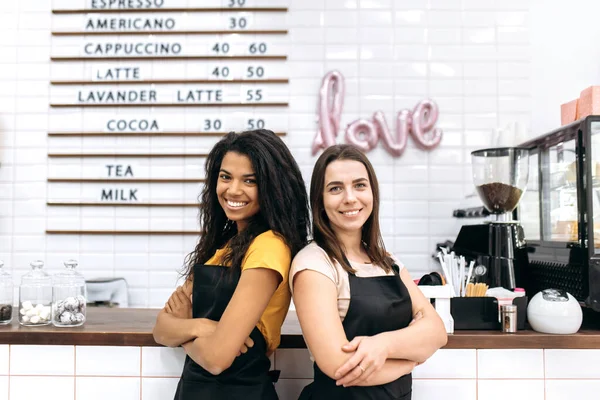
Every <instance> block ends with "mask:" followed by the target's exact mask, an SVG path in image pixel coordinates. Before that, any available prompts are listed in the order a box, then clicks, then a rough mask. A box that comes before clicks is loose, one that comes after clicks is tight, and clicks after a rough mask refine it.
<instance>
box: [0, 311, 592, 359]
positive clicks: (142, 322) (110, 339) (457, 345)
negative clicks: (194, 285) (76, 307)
mask: <svg viewBox="0 0 600 400" xmlns="http://www.w3.org/2000/svg"><path fill="white" fill-rule="evenodd" d="M157 313H158V310H157V309H147V308H144V309H135V308H123V309H118V308H112V309H111V308H88V321H87V322H86V323H85V325H83V326H81V327H78V328H56V327H54V326H43V327H23V326H19V323H18V322H17V320H16V319H13V322H12V324H11V325H7V326H0V344H37V345H40V344H41V345H90V346H160V345H158V344H156V343H155V342H154V339H153V338H152V327H153V326H154V321H155V319H156V314H157ZM279 347H280V348H288V349H290V348H305V347H306V345H305V343H304V340H303V339H302V336H301V334H300V326H299V324H298V320H297V319H296V314H295V312H294V311H290V312H289V313H288V317H287V319H286V322H285V324H284V326H283V328H282V338H281V345H280V346H279ZM445 348H447V349H600V330H582V331H580V332H579V333H577V334H574V335H548V334H543V333H537V332H534V331H531V330H525V331H519V332H518V333H516V334H505V333H502V332H500V331H458V332H456V333H455V334H453V335H449V337H448V345H447V346H446V347H445Z"/></svg>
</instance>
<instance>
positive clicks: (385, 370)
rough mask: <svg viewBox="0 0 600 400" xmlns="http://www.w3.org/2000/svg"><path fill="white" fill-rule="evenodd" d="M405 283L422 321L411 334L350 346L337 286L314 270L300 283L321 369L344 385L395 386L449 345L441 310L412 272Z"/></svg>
mask: <svg viewBox="0 0 600 400" xmlns="http://www.w3.org/2000/svg"><path fill="white" fill-rule="evenodd" d="M400 277H401V279H402V281H403V282H404V284H405V285H406V287H407V288H408V291H409V294H410V296H411V300H412V307H413V316H417V315H418V317H417V318H415V319H414V320H413V322H412V323H411V324H410V326H408V327H406V328H403V329H399V330H396V331H390V332H384V333H380V334H378V335H374V336H371V337H357V338H354V339H353V340H352V342H350V343H348V339H347V338H346V335H345V333H344V329H343V326H342V323H341V321H340V318H339V314H338V310H337V290H336V288H335V285H334V284H333V282H332V281H331V280H330V279H329V278H327V277H326V276H324V275H322V274H320V273H319V272H316V271H311V270H304V271H301V272H299V273H297V274H296V276H295V277H294V282H293V285H294V304H295V305H296V312H297V314H298V319H299V320H300V325H301V326H302V332H303V334H304V337H305V339H306V342H307V344H308V347H309V349H310V350H311V352H312V354H313V356H314V358H315V361H316V363H317V365H318V366H319V368H320V369H321V370H322V371H323V372H324V373H325V374H326V375H328V376H329V377H330V378H332V379H336V380H337V383H338V385H344V386H373V385H381V384H385V383H388V382H391V381H394V380H396V379H398V378H399V377H401V376H403V375H406V374H408V373H410V372H411V371H412V369H413V368H414V367H415V366H416V365H418V364H419V363H422V362H424V361H425V360H426V359H427V358H429V357H430V356H431V355H432V354H433V353H434V352H435V351H436V350H437V349H439V348H440V347H442V346H444V345H445V344H446V341H447V336H446V331H445V328H444V325H443V323H442V321H441V320H440V318H439V316H438V315H437V312H436V311H435V309H433V307H432V306H431V304H430V303H429V301H428V300H427V299H426V298H425V296H423V294H422V293H421V291H420V290H419V289H418V288H417V286H416V285H415V284H414V282H413V281H412V279H411V278H410V274H409V273H408V271H407V270H406V269H403V270H402V272H401V274H400ZM359 365H360V367H359ZM363 369H364V371H363Z"/></svg>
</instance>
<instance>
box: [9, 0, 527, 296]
mask: <svg viewBox="0 0 600 400" xmlns="http://www.w3.org/2000/svg"><path fill="white" fill-rule="evenodd" d="M34 3H35V5H33V4H34ZM180 3H181V6H184V7H185V6H187V5H193V4H196V2H188V1H181V2H176V1H175V0H172V1H170V2H169V5H172V4H180ZM200 3H202V2H200ZM200 3H198V4H200ZM250 3H252V4H255V5H263V6H264V5H267V4H268V5H276V6H287V7H289V12H288V13H287V15H286V16H285V17H284V18H281V19H275V20H273V21H275V22H271V19H268V20H263V22H262V24H263V25H262V26H264V27H266V28H269V27H271V25H273V24H275V23H276V22H277V21H279V22H277V23H278V24H279V25H281V24H283V25H282V26H284V27H288V29H289V30H290V33H289V35H288V37H287V38H282V39H277V40H275V39H273V40H275V41H274V42H273V46H275V47H277V48H278V49H279V50H280V51H281V52H283V53H286V54H287V55H288V57H289V58H288V61H287V62H285V63H278V62H268V63H267V64H268V66H269V67H270V68H273V71H275V70H276V71H277V73H278V74H281V75H282V76H284V77H286V76H287V77H289V78H290V85H289V88H288V89H289V94H286V95H285V97H286V99H287V100H288V101H289V103H290V106H289V107H288V108H287V109H286V110H285V111H284V112H283V113H281V112H280V110H270V109H265V110H261V111H258V112H257V114H254V117H257V116H258V117H264V118H265V119H266V120H267V121H271V122H270V123H269V127H271V128H273V129H275V130H285V131H287V132H288V136H287V137H286V139H285V140H286V142H287V143H288V144H289V146H290V147H291V148H292V152H293V154H294V155H295V157H296V158H297V160H298V162H299V164H300V166H301V168H302V170H303V172H304V173H305V178H306V180H307V182H308V180H309V176H310V173H311V170H312V165H313V164H314V161H315V159H316V158H315V157H312V156H311V155H310V150H309V149H310V146H311V142H312V140H313V137H314V134H315V128H316V125H315V121H316V115H315V107H316V102H317V92H318V88H319V85H320V81H321V78H322V76H323V74H324V73H325V72H327V71H329V70H331V69H334V68H337V69H339V70H340V71H341V72H342V73H343V74H344V75H345V77H346V84H347V93H346V99H345V107H344V113H343V117H342V125H344V124H347V123H349V122H351V121H353V120H355V119H357V118H368V117H370V116H371V115H372V113H373V112H374V111H376V110H377V109H381V110H382V111H384V113H385V114H386V118H387V120H388V122H390V123H391V121H393V120H394V119H395V118H394V116H395V113H397V112H398V111H399V110H401V109H402V108H412V107H414V105H415V104H416V102H417V101H419V100H420V99H423V98H432V99H434V100H435V101H436V102H437V103H438V104H439V106H440V119H439V122H438V126H439V127H440V128H442V129H444V131H445V135H446V136H445V138H444V140H443V142H442V144H441V146H440V147H439V148H438V149H436V150H434V151H433V152H431V153H427V152H423V151H421V150H418V149H417V148H416V147H415V146H414V143H412V141H410V140H409V147H408V148H407V150H406V152H405V154H404V155H403V156H402V157H400V158H392V157H391V156H389V155H388V154H387V153H386V152H385V151H384V150H383V149H382V148H381V145H379V146H378V148H377V149H376V150H374V151H373V152H371V153H370V157H371V158H372V160H373V161H374V163H375V164H377V165H378V167H384V166H389V167H391V168H390V169H389V171H390V173H389V174H388V173H386V176H387V177H389V182H385V183H384V185H383V186H382V197H383V198H384V199H387V200H390V201H391V202H390V204H389V206H387V208H386V211H385V214H384V217H382V218H383V220H382V226H386V227H387V228H386V231H385V235H384V239H385V240H386V244H387V247H388V248H389V249H390V250H391V251H393V252H394V253H395V254H396V255H397V256H398V257H399V258H400V259H402V260H404V261H405V263H406V264H407V265H408V266H409V267H410V270H411V272H412V275H413V276H415V277H418V276H420V275H421V274H423V273H424V272H428V271H429V270H430V268H432V266H433V264H432V261H431V258H430V257H429V253H430V252H431V251H432V250H433V245H434V244H435V242H436V241H438V240H440V239H453V238H454V237H455V236H456V233H457V232H458V227H459V224H458V223H457V221H454V220H452V218H451V217H450V213H449V211H451V210H452V208H453V207H456V206H458V204H459V203H460V201H461V199H462V198H463V196H464V195H465V194H467V193H470V192H472V185H471V182H470V178H469V173H468V168H469V162H470V161H469V158H468V156H467V155H468V153H469V151H470V150H473V149H475V148H477V147H481V146H485V145H488V144H489V140H488V138H489V134H490V132H491V131H492V129H494V128H496V127H498V126H499V125H503V124H505V123H506V122H509V121H514V120H518V121H520V122H523V123H525V124H526V125H528V124H529V120H530V117H529V112H530V109H531V107H532V105H531V102H530V97H531V96H530V92H529V91H527V90H524V89H523V88H524V87H526V86H527V83H528V82H529V78H530V72H529V62H530V52H529V45H528V43H529V30H528V29H529V19H530V18H529V1H510V2H497V1H495V2H481V1H466V0H462V1H459V0H453V1H450V0H444V1H440V0H411V1H405V0H402V1H391V0H360V1H359V0H327V1H318V0H314V1H307V0H260V1H258V0H257V1H254V2H250V1H248V2H247V5H250ZM87 4H88V2H85V1H81V2H69V1H66V2H65V1H58V0H54V1H51V0H40V1H36V2H0V54H2V57H0V87H2V91H1V92H2V93H0V163H2V166H1V167H0V259H4V260H5V261H6V264H7V267H8V269H9V270H12V271H13V273H14V275H15V281H16V282H18V281H19V279H20V276H21V275H22V274H23V273H25V272H26V271H27V268H28V262H29V261H31V260H32V259H33V258H34V257H40V258H42V259H45V260H46V261H47V262H48V263H49V267H50V268H51V269H56V268H59V267H60V261H62V260H63V259H65V258H69V257H74V258H77V259H79V260H80V261H81V270H82V272H83V273H84V274H85V275H86V277H89V278H92V277H97V276H125V277H126V278H127V279H128V280H129V281H130V295H131V305H132V306H142V307H146V306H150V307H157V306H160V305H162V303H164V301H165V299H166V297H167V296H168V295H169V290H170V289H172V286H173V285H174V284H175V278H176V270H178V269H179V268H180V266H181V264H182V262H183V257H184V256H185V254H186V253H187V252H189V251H191V250H192V248H193V243H194V241H195V238H193V237H169V238H166V240H167V241H168V246H167V245H165V247H155V246H153V245H152V244H161V243H162V242H163V241H165V238H160V237H145V236H135V237H130V238H125V237H118V238H116V239H113V238H110V237H100V236H93V237H86V236H81V237H80V236H70V237H64V238H63V237H56V236H49V235H48V236H47V235H45V233H44V232H45V230H46V229H53V228H65V229H69V228H70V229H81V228H91V229H93V228H101V227H103V228H112V227H128V226H131V224H132V223H138V224H139V226H140V227H146V228H152V229H155V228H159V227H162V228H164V229H166V228H169V229H182V228H185V229H194V228H195V227H196V222H195V220H196V216H195V212H190V213H188V212H187V211H186V212H181V210H171V211H168V210H159V211H155V210H136V212H135V215H133V214H132V213H130V212H129V211H130V210H128V209H117V210H116V211H114V210H106V209H102V210H93V209H78V208H75V207H74V208H68V209H57V208H52V207H46V206H45V202H46V201H47V200H49V199H56V198H61V197H64V198H72V199H78V198H86V199H88V200H89V198H90V196H91V198H93V197H94V196H97V190H92V186H91V185H88V186H86V185H84V186H81V187H80V185H59V184H48V183H46V178H47V177H49V176H72V174H73V173H74V172H73V166H75V168H78V169H79V170H81V174H91V175H92V176H95V175H98V174H99V172H98V170H97V169H95V170H94V168H93V167H94V166H97V165H98V162H97V161H93V162H91V163H88V162H87V161H86V162H85V163H84V162H79V161H78V160H75V161H74V164H73V163H72V161H73V160H69V162H67V163H62V162H59V161H54V160H53V161H48V159H47V154H48V152H49V151H58V150H61V149H62V150H65V151H66V150H69V149H73V150H75V151H80V150H81V149H84V150H89V149H91V148H92V146H94V147H96V148H101V147H107V146H108V148H110V149H112V148H115V146H120V147H121V148H127V147H131V146H132V145H133V144H132V143H133V142H132V141H130V140H123V141H118V140H114V139H109V140H106V141H103V140H96V139H92V140H88V139H86V140H85V141H83V140H81V139H75V140H70V139H69V140H66V139H55V138H48V137H47V136H46V133H47V132H48V131H51V130H55V131H56V130H65V129H73V130H77V129H82V128H84V129H85V130H98V129H103V125H102V123H103V121H105V120H106V116H107V115H111V113H112V115H114V113H118V114H119V115H123V116H125V117H126V116H132V115H145V116H148V115H150V113H149V111H148V110H147V109H143V108H142V109H139V110H135V111H131V110H118V111H116V112H113V111H112V110H107V109H101V110H100V109H99V110H93V109H86V110H85V111H84V112H80V111H77V110H76V109H75V110H57V109H53V110H50V109H49V107H48V104H49V103H50V97H51V96H53V95H54V94H56V93H60V91H61V90H62V89H64V88H62V89H61V90H58V89H57V88H55V87H48V81H49V80H50V79H68V78H70V77H75V78H85V77H89V76H90V75H91V73H92V71H93V69H92V68H94V67H93V66H92V65H91V64H92V63H89V64H88V65H86V66H85V67H84V66H83V63H62V64H61V63H53V64H51V63H50V61H49V57H50V54H59V53H64V54H66V53H65V52H66V51H71V50H69V49H70V47H69V46H61V45H62V44H65V45H66V44H68V43H73V44H74V48H75V51H77V52H78V51H79V44H80V43H81V40H83V39H80V38H69V37H51V36H50V35H49V34H48V33H49V31H50V30H51V29H52V27H53V26H54V29H59V28H58V26H59V25H61V24H59V25H57V22H56V21H54V20H55V19H56V20H57V21H58V19H61V20H64V21H74V18H76V17H73V18H72V17H71V16H60V18H59V17H58V16H54V17H53V16H52V14H51V12H50V10H51V9H52V7H57V8H58V7H84V6H86V5H87ZM202 4H204V3H202ZM207 4H208V3H207ZM211 4H212V3H211ZM215 4H221V1H220V0H216V1H215ZM254 17H256V18H255V21H256V23H257V24H258V23H260V22H259V21H260V18H259V16H254ZM254 17H253V18H254ZM64 21H63V22H64ZM264 21H267V22H264ZM69 23H70V22H69ZM267 24H269V26H267ZM61 26H65V27H64V29H68V27H66V25H65V24H64V23H63V24H62V25H61ZM273 26H275V25H273ZM61 29H62V28H61ZM232 40H233V39H232ZM269 40H271V39H269ZM203 41H206V43H208V42H210V38H199V39H198V43H205V42H203ZM94 64H98V65H100V64H101V62H100V61H99V62H98V63H94ZM149 64H150V65H152V71H153V72H152V74H153V76H164V75H165V74H171V73H172V74H177V75H178V76H181V74H188V76H192V74H194V73H196V71H199V72H198V74H199V76H205V74H206V73H207V71H208V68H207V63H206V62H190V63H188V64H186V63H179V64H178V63H169V64H168V68H167V64H161V63H154V62H152V63H149ZM267 64H265V65H267ZM231 65H232V66H231V68H232V69H234V68H243V66H244V65H245V64H244V63H238V62H236V63H232V64H231ZM192 71H194V72H192ZM55 89H57V90H55ZM73 89H74V88H68V89H66V90H67V91H69V90H73ZM244 112H246V111H244ZM195 113H196V111H195V110H194V111H181V109H179V110H177V109H174V111H173V110H164V109H161V110H156V111H154V112H153V113H152V116H153V117H156V118H157V119H158V120H159V121H161V120H162V121H166V120H167V119H168V120H169V121H172V122H169V123H168V124H169V126H170V127H176V128H178V129H184V128H186V129H194V128H195V127H197V126H198V125H199V124H200V123H201V119H202V118H198V117H197V116H196V114H195ZM252 113H253V112H252V111H250V112H246V114H244V115H241V114H240V115H238V114H235V115H234V114H233V113H229V112H228V111H227V110H225V111H223V112H222V113H220V112H219V111H214V112H213V111H212V110H211V111H210V114H211V118H213V117H214V118H216V117H218V116H219V115H220V116H221V117H222V118H223V119H224V120H227V121H229V122H230V123H231V124H232V129H237V130H241V129H243V128H244V124H243V122H244V121H245V120H246V119H247V117H248V116H252V115H253V114H252ZM174 115H175V116H176V118H173V116H174ZM181 117H183V118H181ZM391 124H392V123H391ZM164 125H165V126H166V125H167V122H164ZM392 125H393V124H392ZM342 136H343V135H342V134H340V140H343V139H341V138H342ZM57 140H61V141H60V142H59V141H57ZM213 142H214V140H213V139H210V140H206V139H203V141H194V140H183V141H182V140H179V139H173V140H172V141H170V142H165V141H161V140H159V141H150V140H146V139H144V140H143V141H141V142H138V145H140V144H139V143H142V144H141V145H140V146H141V147H140V148H147V149H158V148H160V147H164V146H166V147H169V148H173V149H176V148H178V147H182V146H183V145H189V144H190V143H195V144H197V145H199V146H201V148H203V149H205V150H208V149H209V148H210V146H211V145H212V143H213ZM137 161H139V160H137ZM137 161H136V162H137ZM69 163H71V164H69ZM61 165H62V166H66V167H67V168H68V169H64V168H63V169H62V170H61V169H60V168H59V167H61ZM88 166H89V167H92V169H89V170H88V169H86V168H87V167H88ZM148 166H150V167H151V168H150V169H148V171H149V172H148V173H149V174H152V176H164V174H171V176H172V174H180V172H177V171H180V170H181V167H182V164H181V163H180V161H176V160H169V161H167V162H166V164H165V163H163V162H159V161H156V160H153V161H151V162H149V163H148ZM186 166H187V164H186ZM84 167H86V168H84ZM190 167H191V169H190V170H187V172H185V175H186V176H198V175H201V169H200V168H198V167H199V166H197V167H194V166H190ZM186 168H187V167H186ZM449 168H452V169H453V172H452V173H451V172H448V171H449ZM138 170H139V171H143V170H144V167H143V166H141V165H140V166H139V167H138ZM161 171H163V172H161ZM407 171H408V172H407ZM78 173H79V172H75V174H78ZM188 174H190V175H188ZM380 174H381V172H380ZM416 176H418V181H417V180H416V179H417V178H415V177H416ZM382 177H383V176H382ZM388 183H389V184H388ZM161 188H162V189H164V187H162V186H157V187H152V188H151V190H150V189H148V191H147V193H148V194H149V196H150V193H151V196H150V197H149V198H152V199H153V200H157V199H162V198H165V196H167V195H168V193H167V192H166V191H165V190H162V189H161ZM90 190H91V191H90ZM161 190H162V191H161ZM197 192H198V189H197V188H196V187H191V188H190V189H189V190H187V189H186V190H184V191H183V192H181V193H180V194H178V195H177V198H176V200H186V201H192V200H194V199H195V197H196V195H197ZM140 193H141V192H140ZM167 197H168V196H167ZM440 202H443V204H444V210H445V212H443V213H442V212H441V211H439V212H437V213H436V209H437V206H438V205H440ZM190 211H192V210H190ZM138 212H139V214H138ZM406 243H410V244H411V245H407V244H406ZM415 243H416V244H418V245H415V246H412V244H415ZM159 260H162V261H159ZM150 269H151V270H153V273H151V274H145V273H144V272H143V271H148V270H150ZM169 276H170V277H172V279H170V278H168V277H169Z"/></svg>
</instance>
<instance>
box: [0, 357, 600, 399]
mask: <svg viewBox="0 0 600 400" xmlns="http://www.w3.org/2000/svg"><path fill="white" fill-rule="evenodd" d="M598 352H600V350H553V349H546V350H542V349H531V350H526V349H509V350H506V349H502V350H475V349H464V350H458V349H447V350H446V349H442V350H439V351H438V352H437V353H435V354H434V355H433V356H432V357H431V358H430V359H429V360H427V362H425V363H424V364H423V365H420V366H419V367H417V368H416V369H415V370H414V372H413V399H414V400H439V399H449V400H496V399H498V400H501V399H506V398H510V399H511V400H566V399H569V400H570V399H577V400H593V399H596V398H597V393H598V389H600V369H599V368H595V367H594V365H595V364H594V362H592V361H591V360H596V361H597V360H598V357H599V354H598ZM32 356H35V359H36V362H35V363H31V357H32ZM183 359H184V353H183V350H182V349H181V348H178V349H171V348H164V347H141V348H140V347H104V346H101V347H95V346H22V345H11V346H9V345H0V400H25V399H27V400H29V399H31V398H33V397H31V395H32V392H31V388H32V387H35V388H38V389H36V390H38V391H36V392H35V394H36V396H38V397H39V396H41V395H42V393H43V398H44V399H48V400H54V399H57V400H58V399H60V400H95V399H107V398H113V399H119V400H138V399H139V400H165V399H171V398H173V394H174V393H175V388H176V386H177V382H178V381H179V376H180V375H181V371H182V365H183ZM271 359H272V362H273V364H272V366H273V367H274V368H276V369H279V370H281V377H280V379H279V381H278V383H277V384H276V385H275V387H276V389H277V392H278V393H279V398H280V399H281V400H296V399H297V398H298V394H299V393H300V391H301V390H302V388H303V387H304V386H305V385H307V384H308V383H310V382H311V380H312V376H313V370H312V363H311V362H310V360H309V357H308V351H307V350H302V349H297V350H296V349H280V350H277V351H276V353H275V355H274V356H273V357H271ZM565 360H567V361H565ZM596 364H597V362H596Z"/></svg>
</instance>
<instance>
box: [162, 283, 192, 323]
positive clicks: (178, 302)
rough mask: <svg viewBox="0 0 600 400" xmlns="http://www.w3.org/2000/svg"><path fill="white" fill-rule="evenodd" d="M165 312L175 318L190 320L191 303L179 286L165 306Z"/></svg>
mask: <svg viewBox="0 0 600 400" xmlns="http://www.w3.org/2000/svg"><path fill="white" fill-rule="evenodd" d="M165 311H166V312H167V313H168V314H171V315H173V316H175V317H177V318H185V319H190V318H192V301H191V300H190V298H189V296H187V295H186V293H185V292H184V290H183V288H182V287H181V286H179V287H178V288H177V290H175V291H174V292H173V294H172V295H171V297H169V300H168V301H167V303H166V304H165Z"/></svg>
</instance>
